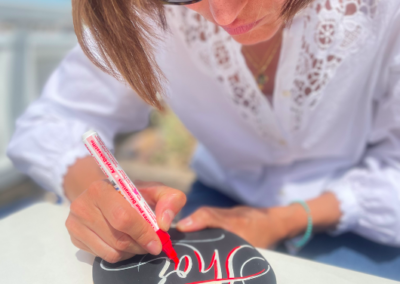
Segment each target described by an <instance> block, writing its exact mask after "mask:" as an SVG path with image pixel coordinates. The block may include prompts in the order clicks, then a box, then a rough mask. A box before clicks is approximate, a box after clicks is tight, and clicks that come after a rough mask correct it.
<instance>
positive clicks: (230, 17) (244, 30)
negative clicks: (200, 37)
mask: <svg viewBox="0 0 400 284" xmlns="http://www.w3.org/2000/svg"><path fill="white" fill-rule="evenodd" d="M284 3H285V0H202V1H201V2H198V3H195V4H191V5H187V6H186V7H188V8H189V9H191V10H194V11H196V12H198V13H199V14H200V15H202V16H203V17H204V18H205V19H207V20H208V21H210V22H212V23H214V24H217V25H218V26H221V27H222V28H223V29H224V30H226V31H227V32H228V33H229V34H230V35H231V36H232V38H233V39H234V40H236V41H237V42H239V43H241V44H245V45H250V44H256V43H259V42H262V41H266V40H268V39H270V38H272V37H273V35H274V34H275V33H276V32H277V31H278V30H279V28H280V27H281V26H282V24H283V19H282V18H281V17H280V14H281V10H282V6H283V5H284Z"/></svg>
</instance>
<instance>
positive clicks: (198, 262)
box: [93, 229, 276, 284]
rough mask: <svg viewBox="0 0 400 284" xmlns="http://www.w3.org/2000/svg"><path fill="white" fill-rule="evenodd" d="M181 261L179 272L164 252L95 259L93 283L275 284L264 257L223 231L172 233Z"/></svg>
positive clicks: (270, 269)
mask: <svg viewBox="0 0 400 284" xmlns="http://www.w3.org/2000/svg"><path fill="white" fill-rule="evenodd" d="M169 234H170V236H171V239H172V242H173V244H174V245H173V246H174V248H175V250H176V252H177V253H178V257H179V258H180V264H179V267H178V269H177V270H175V269H174V264H173V262H172V261H170V260H169V259H168V258H167V257H166V255H165V254H164V253H161V254H160V255H158V256H153V255H149V254H148V255H137V256H135V257H132V258H131V259H128V260H125V261H121V262H118V263H116V264H111V263H108V262H105V261H104V260H102V259H101V258H98V257H97V258H96V259H95V262H94V264H93V281H94V284H136V283H137V284H139V283H141V284H142V283H143V284H163V283H165V284H189V283H190V284H195V283H196V284H206V283H209V284H216V283H218V284H222V283H224V284H225V283H226V284H227V283H231V284H234V283H236V284H276V278H275V274H274V272H273V270H272V268H271V266H270V265H269V263H268V262H267V261H266V260H265V259H264V257H263V256H262V255H261V254H260V253H259V252H258V251H257V250H256V249H255V248H253V247H252V246H251V245H249V244H248V243H247V242H246V241H244V240H243V239H241V238H240V237H238V236H236V235H234V234H232V233H229V232H227V231H224V230H220V229H207V230H203V231H199V232H193V233H181V232H179V231H177V230H175V229H171V230H170V231H169Z"/></svg>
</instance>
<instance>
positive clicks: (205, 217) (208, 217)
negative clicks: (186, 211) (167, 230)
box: [176, 207, 222, 232]
mask: <svg viewBox="0 0 400 284" xmlns="http://www.w3.org/2000/svg"><path fill="white" fill-rule="evenodd" d="M219 211H220V210H219V209H217V208H212V207H201V208H199V209H197V210H196V212H194V213H193V214H192V215H190V216H188V217H186V218H184V219H182V220H180V221H179V222H178V224H177V225H176V228H177V229H178V230H179V231H182V232H193V231H199V230H203V229H205V228H221V227H222V223H221V214H220V212H219Z"/></svg>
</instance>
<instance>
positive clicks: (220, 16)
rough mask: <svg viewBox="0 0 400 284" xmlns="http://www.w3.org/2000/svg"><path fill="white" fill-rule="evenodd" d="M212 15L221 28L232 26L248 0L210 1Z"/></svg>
mask: <svg viewBox="0 0 400 284" xmlns="http://www.w3.org/2000/svg"><path fill="white" fill-rule="evenodd" d="M208 3H209V5H210V11H211V14H212V15H213V17H214V20H215V22H216V23H217V24H218V25H220V26H226V25H229V24H231V23H232V22H233V21H234V20H235V19H236V17H237V16H238V15H239V14H240V12H241V11H242V9H243V7H244V6H246V3H247V0H209V1H208Z"/></svg>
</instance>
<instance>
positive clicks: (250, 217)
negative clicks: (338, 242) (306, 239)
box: [177, 192, 341, 248]
mask: <svg viewBox="0 0 400 284" xmlns="http://www.w3.org/2000/svg"><path fill="white" fill-rule="evenodd" d="M307 204H308V207H309V208H310V212H311V219H312V222H313V231H314V232H316V231H324V230H326V229H332V228H334V227H335V226H336V225H337V223H338V222H339V220H340V218H341V211H340V207H339V201H338V200H337V198H336V196H335V195H334V194H333V193H331V192H325V193H323V194H321V195H320V196H318V197H316V198H314V199H312V200H308V201H307ZM307 223H308V215H307V212H306V210H305V209H304V208H303V206H301V205H300V204H298V203H293V204H291V205H289V206H283V207H272V208H252V207H246V206H238V207H234V208H232V209H220V208H213V207H201V208H200V209H198V210H197V211H196V212H194V213H193V214H192V215H191V216H189V217H187V218H185V219H183V220H181V221H180V222H179V223H178V224H177V228H178V229H179V230H181V231H184V232H190V231H197V230H201V229H204V228H222V229H225V230H227V231H230V232H232V233H235V234H237V235H239V236H240V237H242V238H243V239H245V240H246V241H248V242H249V243H250V244H252V245H253V246H255V247H260V248H267V247H270V246H272V245H274V244H276V243H278V242H279V241H281V240H283V239H286V238H293V237H295V236H297V235H299V234H302V233H304V231H305V230H306V228H307Z"/></svg>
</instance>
